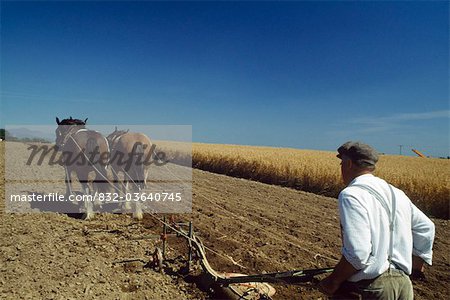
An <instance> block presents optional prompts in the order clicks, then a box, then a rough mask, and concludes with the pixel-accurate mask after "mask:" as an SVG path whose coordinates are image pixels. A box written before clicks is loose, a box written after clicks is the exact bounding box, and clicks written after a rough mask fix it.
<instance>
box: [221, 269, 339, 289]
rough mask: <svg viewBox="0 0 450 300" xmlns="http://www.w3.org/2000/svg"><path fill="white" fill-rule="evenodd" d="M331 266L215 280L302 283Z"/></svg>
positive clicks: (223, 281)
mask: <svg viewBox="0 0 450 300" xmlns="http://www.w3.org/2000/svg"><path fill="white" fill-rule="evenodd" d="M332 271H333V268H324V269H312V270H293V271H286V272H276V273H267V274H257V275H246V276H236V277H229V278H218V280H217V282H218V283H221V284H225V285H228V284H233V283H247V282H270V283H288V284H295V283H302V282H310V281H313V280H314V276H317V275H320V274H324V273H331V272H332Z"/></svg>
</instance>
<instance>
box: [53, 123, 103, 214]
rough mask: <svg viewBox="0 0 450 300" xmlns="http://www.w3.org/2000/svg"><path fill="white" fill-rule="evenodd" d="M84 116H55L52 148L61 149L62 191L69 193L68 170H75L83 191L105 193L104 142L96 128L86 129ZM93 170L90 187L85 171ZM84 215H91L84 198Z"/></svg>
mask: <svg viewBox="0 0 450 300" xmlns="http://www.w3.org/2000/svg"><path fill="white" fill-rule="evenodd" d="M86 121H87V119H86V120H84V121H82V120H78V119H72V117H70V119H64V120H62V121H60V120H59V118H56V123H57V124H58V128H57V129H56V131H55V133H56V148H57V149H58V150H59V151H62V154H61V155H62V159H61V161H62V165H63V166H64V170H65V173H66V179H65V182H66V195H67V197H68V196H69V195H72V194H73V190H72V179H71V174H72V172H75V173H76V175H77V177H78V180H79V181H80V183H81V186H82V189H83V192H84V194H85V195H90V194H91V192H93V191H95V192H101V193H106V192H108V191H109V189H108V187H109V181H108V177H107V172H106V166H107V164H108V162H109V147H108V142H107V140H106V139H105V137H103V136H102V135H101V134H100V133H99V132H97V131H94V130H88V129H87V128H86ZM91 172H95V179H94V181H93V183H92V187H93V188H92V189H90V188H89V184H88V183H89V179H88V175H89V173H91ZM84 206H85V214H84V216H83V218H84V219H91V218H92V217H93V216H94V212H93V203H92V202H91V201H88V200H87V199H85V201H84Z"/></svg>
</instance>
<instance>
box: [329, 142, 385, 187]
mask: <svg viewBox="0 0 450 300" xmlns="http://www.w3.org/2000/svg"><path fill="white" fill-rule="evenodd" d="M337 151H338V155H337V157H338V158H340V159H341V173H342V179H343V180H344V183H345V184H346V185H348V184H349V183H350V182H351V181H352V180H353V179H354V178H356V177H357V176H359V175H362V174H366V173H371V172H373V171H374V170H375V164H376V163H377V161H378V153H377V151H376V150H375V149H373V148H372V147H371V146H369V145H366V144H364V143H361V142H352V141H350V142H347V143H345V144H343V145H342V146H340V147H339V148H338V149H337Z"/></svg>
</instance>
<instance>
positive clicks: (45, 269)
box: [0, 146, 450, 299]
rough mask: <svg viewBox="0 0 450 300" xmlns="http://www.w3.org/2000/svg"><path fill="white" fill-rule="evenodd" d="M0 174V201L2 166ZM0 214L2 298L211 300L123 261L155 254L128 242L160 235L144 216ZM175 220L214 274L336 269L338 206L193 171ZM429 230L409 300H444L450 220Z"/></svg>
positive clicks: (298, 290)
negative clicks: (185, 203) (430, 244)
mask: <svg viewBox="0 0 450 300" xmlns="http://www.w3.org/2000/svg"><path fill="white" fill-rule="evenodd" d="M0 150H1V153H2V152H3V146H0ZM0 162H1V163H2V164H3V159H0ZM54 168H58V166H54ZM59 168H60V167H59ZM0 171H1V172H2V173H1V174H0V180H1V183H0V185H1V190H0V196H1V198H2V199H4V192H5V191H4V184H5V183H4V168H3V165H2V167H1V168H0ZM1 205H3V203H2V204H1ZM0 207H2V206H0ZM0 211H1V212H2V213H1V223H0V226H1V227H0V237H1V238H0V298H4V299H80V298H84V299H207V298H211V297H212V296H210V295H208V294H206V293H204V292H202V291H201V290H199V289H198V288H196V285H195V284H192V283H186V282H185V281H184V280H183V279H182V277H181V276H177V275H176V274H171V272H170V268H169V269H167V270H166V272H165V273H166V274H160V273H158V272H156V271H154V270H153V269H152V268H149V267H147V266H145V264H144V263H142V262H139V261H136V262H124V260H126V259H130V258H140V259H142V260H143V261H148V260H150V259H151V257H150V255H149V253H150V252H153V250H154V249H155V246H156V245H160V241H159V240H158V239H156V238H155V239H143V240H136V239H134V238H135V237H140V236H144V235H149V234H159V233H160V232H161V226H160V225H159V224H157V223H156V221H154V219H153V218H151V216H149V215H146V216H145V218H144V220H143V221H142V222H136V221H134V220H133V219H132V218H131V217H130V216H129V215H112V214H101V215H98V216H97V217H96V219H95V220H92V221H81V220H78V219H75V218H72V217H69V216H67V215H65V214H56V213H28V214H7V213H4V212H3V208H2V209H1V210H0ZM175 219H176V220H177V221H188V220H192V221H193V223H194V227H195V231H196V233H198V235H199V236H200V237H201V238H202V239H203V241H204V243H205V245H206V246H207V247H209V248H211V249H213V250H215V251H217V252H218V253H220V254H221V255H220V256H219V255H217V254H215V253H213V252H207V254H208V260H209V262H210V263H211V265H212V267H213V268H214V269H215V270H217V271H221V272H234V273H245V274H256V273H260V272H274V271H283V270H292V269H311V268H322V267H328V266H333V265H334V264H335V263H336V261H337V259H338V258H339V253H340V245H341V242H340V232H339V220H338V214H337V200H336V199H333V198H327V197H322V196H317V195H314V194H310V193H305V192H301V191H295V190H292V189H288V188H282V187H277V186H271V185H267V184H262V183H257V182H252V181H248V180H244V179H236V178H231V177H227V176H223V175H217V174H212V173H208V172H204V171H199V170H194V171H193V209H192V213H191V214H180V215H175ZM433 221H434V222H435V224H436V240H435V245H434V265H433V266H432V267H428V268H427V272H426V274H427V279H426V281H419V282H414V290H415V295H416V299H448V297H449V295H450V293H449V283H450V276H449V275H450V272H449V267H450V264H449V253H450V231H449V229H450V228H449V227H450V226H449V221H448V220H440V219H433ZM184 245H185V241H183V240H181V239H179V238H175V237H170V238H169V248H168V253H167V255H168V257H169V258H170V259H171V260H172V261H175V262H174V263H173V265H174V266H176V261H178V260H180V258H179V256H180V255H182V254H184V251H185V246H184ZM224 256H228V257H229V258H224ZM230 258H231V259H230ZM233 262H234V263H233ZM174 268H175V267H174ZM174 271H176V270H174ZM274 287H275V288H276V290H277V293H276V295H275V296H274V299H320V298H322V299H323V298H325V297H324V296H323V295H322V294H321V293H319V292H318V291H316V290H315V289H314V287H313V286H311V285H302V286H284V285H274Z"/></svg>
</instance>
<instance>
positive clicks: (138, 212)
mask: <svg viewBox="0 0 450 300" xmlns="http://www.w3.org/2000/svg"><path fill="white" fill-rule="evenodd" d="M137 191H138V193H139V195H138V198H139V199H140V194H141V189H140V188H138V189H137ZM139 199H136V201H134V211H133V218H135V219H136V220H142V218H143V217H144V215H143V213H142V203H141V201H140V200H139Z"/></svg>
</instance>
